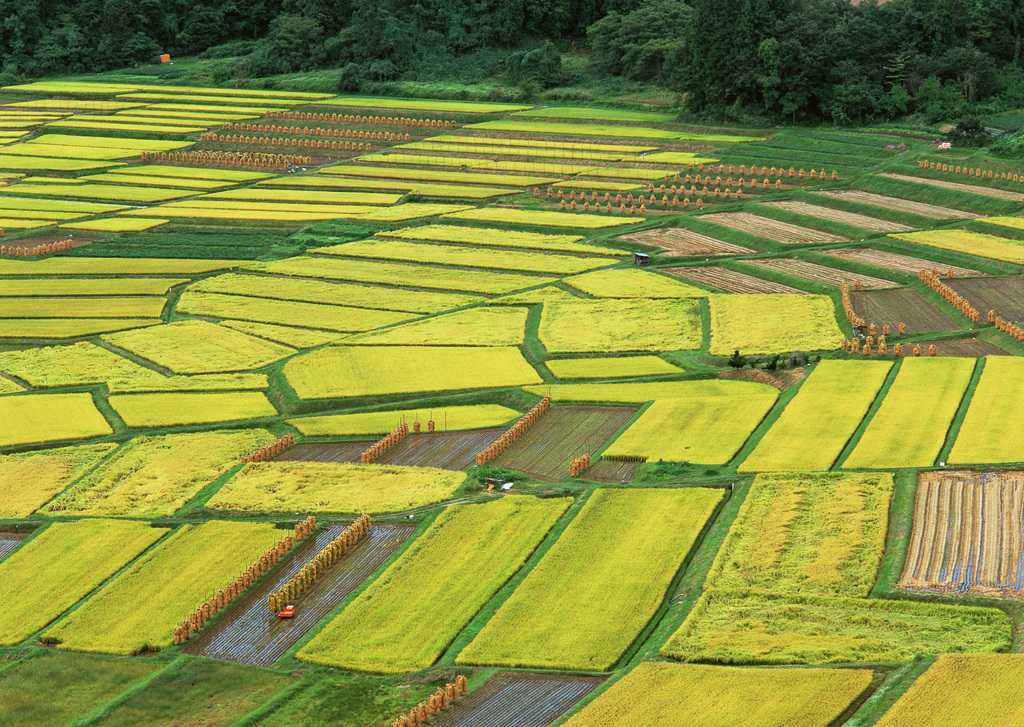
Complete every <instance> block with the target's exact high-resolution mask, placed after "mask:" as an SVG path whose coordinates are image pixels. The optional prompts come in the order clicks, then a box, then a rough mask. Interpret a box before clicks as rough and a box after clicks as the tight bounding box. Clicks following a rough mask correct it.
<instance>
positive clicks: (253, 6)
mask: <svg viewBox="0 0 1024 727" xmlns="http://www.w3.org/2000/svg"><path fill="white" fill-rule="evenodd" d="M0 11H2V13H3V17H4V22H3V23H2V24H0V66H2V70H3V74H4V80H6V81H10V80H11V79H15V78H17V79H20V78H29V77H37V76H45V75H55V74H67V73H82V72H95V71H102V70H106V69H112V68H119V67H125V66H130V65H133V64H138V63H140V62H149V61H152V60H154V59H155V57H156V55H157V54H158V53H160V52H162V51H167V52H170V53H172V54H174V55H176V56H189V55H196V54H203V55H206V56H207V57H214V58H216V57H223V58H234V59H236V60H235V61H234V62H233V65H230V66H227V69H228V70H227V71H225V72H226V73H227V74H228V76H229V77H225V78H222V79H218V80H221V81H230V80H232V78H257V77H263V76H271V75H275V74H281V73H288V72H293V71H300V70H310V69H317V68H337V69H340V80H339V90H343V91H358V90H360V89H362V88H366V87H367V85H368V84H374V83H379V82H381V81H392V80H398V79H402V78H405V77H408V76H409V75H410V74H418V76H419V77H423V75H424V73H435V74H436V76H437V77H438V78H443V77H444V76H445V74H446V72H449V71H451V70H452V69H453V68H457V69H458V72H459V74H460V80H462V81H466V80H473V76H474V74H475V75H476V76H478V78H477V79H476V80H485V79H491V78H502V79H504V81H505V82H507V83H510V84H513V85H518V86H520V87H522V88H523V89H525V90H526V92H527V93H535V92H537V91H539V90H542V89H544V88H546V87H552V86H558V85H564V84H570V85H571V84H572V83H573V82H576V81H579V80H580V78H579V77H578V74H579V71H578V69H573V70H570V69H568V68H567V67H566V66H565V65H563V62H562V60H563V53H564V52H565V51H567V50H570V49H572V50H584V51H586V56H587V58H588V59H589V60H588V63H589V67H588V68H587V69H586V71H585V73H586V79H584V80H588V81H593V80H595V79H596V80H598V81H600V80H601V79H606V78H607V79H618V80H620V81H626V82H628V81H634V82H643V83H645V84H655V85H658V86H662V87H665V88H668V89H671V90H674V91H677V92H679V94H680V98H682V99H683V100H684V103H685V105H686V107H687V108H688V109H689V110H690V111H692V112H695V113H703V114H707V115H709V116H714V117H716V118H723V117H724V118H735V119H737V120H743V119H768V120H773V121H788V122H794V121H796V122H802V121H818V120H829V121H833V122H836V123H841V124H847V123H865V122H870V121H877V120H880V119H890V118H897V117H902V116H905V115H908V114H917V115H919V116H921V117H923V118H925V119H926V120H929V121H934V120H939V119H949V118H956V117H958V116H960V115H964V114H966V113H975V112H979V111H998V110H1001V109H1009V108H1014V107H1021V106H1024V3H1022V2H1021V1H1020V0H889V2H883V3H881V4H879V3H878V2H876V0H862V1H861V2H859V3H854V2H851V0H688V2H683V1H682V0H375V1H374V2H369V3H367V2H361V1H360V2H354V1H352V0H245V2H242V0H188V2H186V1H185V0H161V1H160V2H158V1H157V0H0ZM467 57H472V58H473V62H472V63H467V62H465V59H466V58H467ZM574 74H576V75H574Z"/></svg>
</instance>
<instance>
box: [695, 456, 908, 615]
mask: <svg viewBox="0 0 1024 727" xmlns="http://www.w3.org/2000/svg"><path fill="white" fill-rule="evenodd" d="M892 490H893V478H892V475H891V474H889V473H878V474H832V473H818V474H762V475H758V476H757V477H756V478H755V479H754V483H753V485H752V487H751V489H750V493H749V494H748V495H747V497H746V499H745V500H744V501H743V505H742V506H741V508H740V512H739V515H738V516H737V518H736V521H735V523H734V524H733V526H732V528H731V529H730V530H729V535H728V536H726V539H725V542H724V543H723V544H722V547H721V549H720V550H719V551H718V556H717V557H716V558H715V562H714V564H713V565H712V567H711V571H710V573H709V574H708V582H709V583H714V584H715V588H719V589H723V590H726V589H728V590H734V591H736V592H737V593H739V592H743V591H770V592H773V593H793V594H819V595H836V596H867V595H868V593H869V592H870V590H871V587H872V585H873V584H874V580H875V573H876V571H877V570H878V563H879V561H880V560H881V558H882V551H883V549H884V548H885V533H886V527H887V525H888V519H889V499H890V497H891V496H892Z"/></svg>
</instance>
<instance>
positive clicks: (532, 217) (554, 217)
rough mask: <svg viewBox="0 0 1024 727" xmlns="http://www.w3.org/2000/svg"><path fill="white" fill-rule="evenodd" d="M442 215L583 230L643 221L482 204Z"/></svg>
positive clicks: (616, 216)
mask: <svg viewBox="0 0 1024 727" xmlns="http://www.w3.org/2000/svg"><path fill="white" fill-rule="evenodd" d="M444 217H445V218H446V219H451V220H465V221H469V222H501V223H504V224H508V225H525V226H528V227H565V228H572V229H585V230H593V229H600V228H602V227H616V226H619V225H632V224H634V223H637V222H643V221H644V218H643V217H623V216H619V215H590V214H585V213H577V212H546V211H536V210H521V209H516V208H514V207H481V208H479V209H470V210H465V211H464V212H452V213H449V214H446V215H444Z"/></svg>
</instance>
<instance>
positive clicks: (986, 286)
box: [943, 275, 1024, 321]
mask: <svg viewBox="0 0 1024 727" xmlns="http://www.w3.org/2000/svg"><path fill="white" fill-rule="evenodd" d="M943 282H944V283H946V284H947V285H949V286H950V287H951V288H953V290H955V291H956V292H957V293H959V294H960V295H962V296H963V297H965V298H967V300H968V301H969V302H970V304H971V305H973V306H974V307H975V308H977V309H978V310H979V311H980V312H981V315H982V316H983V317H984V316H985V315H987V314H988V312H989V311H990V310H995V311H996V312H997V313H999V314H1000V315H1001V316H1002V317H1003V318H1006V319H1007V320H1012V321H1024V275H1012V276H1009V277H999V278H964V279H958V278H948V279H946V280H944V281H943Z"/></svg>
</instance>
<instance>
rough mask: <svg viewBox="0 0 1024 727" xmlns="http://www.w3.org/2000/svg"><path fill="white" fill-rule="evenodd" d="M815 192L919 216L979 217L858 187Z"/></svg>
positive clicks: (960, 218)
mask: <svg viewBox="0 0 1024 727" xmlns="http://www.w3.org/2000/svg"><path fill="white" fill-rule="evenodd" d="M815 194H820V195H823V196H825V197H831V198H832V199H841V200H846V201H847V202H856V203H857V204H865V205H869V206H872V207H881V208H882V209H887V210H895V211H896V212H909V213H910V214H913V215H917V216H918V217H927V218H928V219H932V220H969V219H973V218H974V217H977V215H975V214H972V213H971V212H964V211H963V210H958V209H953V208H952V207H941V206H939V205H935V204H927V203H925V202H914V201H912V200H909V199H902V198H901V197H889V196H887V195H884V194H875V193H874V192H861V191H860V190H858V189H837V190H830V191H827V192H815Z"/></svg>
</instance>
